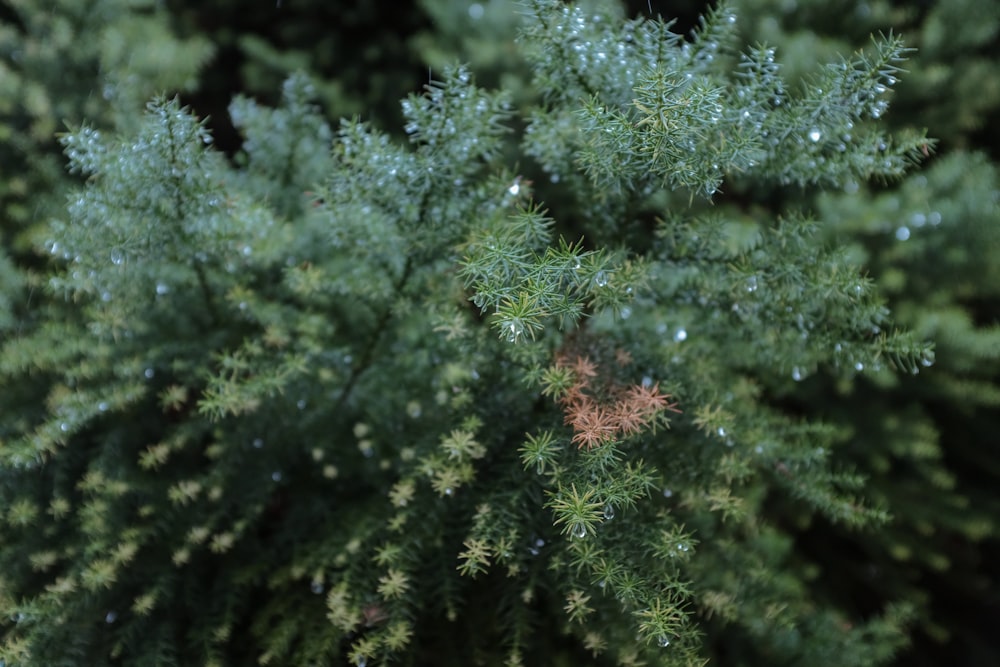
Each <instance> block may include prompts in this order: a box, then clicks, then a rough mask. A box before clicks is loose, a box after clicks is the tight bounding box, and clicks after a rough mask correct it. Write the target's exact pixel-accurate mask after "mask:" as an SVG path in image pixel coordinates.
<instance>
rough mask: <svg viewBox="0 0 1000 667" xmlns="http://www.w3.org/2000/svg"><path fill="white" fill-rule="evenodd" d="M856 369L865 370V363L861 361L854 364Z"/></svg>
mask: <svg viewBox="0 0 1000 667" xmlns="http://www.w3.org/2000/svg"><path fill="white" fill-rule="evenodd" d="M854 370H856V371H858V372H861V371H863V370H865V365H864V364H863V363H861V362H860V361H859V362H858V363H856V364H854Z"/></svg>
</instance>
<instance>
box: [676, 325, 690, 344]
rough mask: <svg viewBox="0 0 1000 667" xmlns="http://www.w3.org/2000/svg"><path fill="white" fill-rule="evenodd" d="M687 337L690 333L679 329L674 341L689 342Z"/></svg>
mask: <svg viewBox="0 0 1000 667" xmlns="http://www.w3.org/2000/svg"><path fill="white" fill-rule="evenodd" d="M687 337H688V332H687V331H685V330H684V329H683V328H680V329H678V330H677V332H676V333H674V341H675V342H677V343H680V342H683V341H685V340H687Z"/></svg>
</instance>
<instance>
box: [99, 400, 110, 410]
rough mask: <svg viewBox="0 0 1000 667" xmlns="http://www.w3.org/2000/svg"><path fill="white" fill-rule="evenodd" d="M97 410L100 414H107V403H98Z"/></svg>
mask: <svg viewBox="0 0 1000 667" xmlns="http://www.w3.org/2000/svg"><path fill="white" fill-rule="evenodd" d="M97 409H98V410H100V411H101V412H107V411H108V403H107V401H101V402H100V403H98V404H97Z"/></svg>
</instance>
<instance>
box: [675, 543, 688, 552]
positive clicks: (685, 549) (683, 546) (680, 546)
mask: <svg viewBox="0 0 1000 667" xmlns="http://www.w3.org/2000/svg"><path fill="white" fill-rule="evenodd" d="M677 550H678V551H682V552H684V553H687V552H688V551H690V550H691V547H689V546H688V545H687V544H686V543H684V542H680V543H678V545H677Z"/></svg>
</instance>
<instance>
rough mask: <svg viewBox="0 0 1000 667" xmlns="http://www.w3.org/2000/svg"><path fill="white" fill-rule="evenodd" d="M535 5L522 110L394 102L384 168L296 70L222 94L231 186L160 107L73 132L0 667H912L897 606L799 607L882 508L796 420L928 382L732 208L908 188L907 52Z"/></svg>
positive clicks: (13, 460) (459, 87)
mask: <svg viewBox="0 0 1000 667" xmlns="http://www.w3.org/2000/svg"><path fill="white" fill-rule="evenodd" d="M525 11H526V13H527V15H526V16H525V18H524V27H523V29H522V32H521V37H520V47H519V48H520V49H522V53H523V54H524V57H525V58H526V60H527V62H528V63H529V64H530V66H531V70H532V72H533V77H534V78H533V80H532V82H531V88H532V90H533V91H534V92H533V94H532V95H526V94H523V93H522V92H521V91H516V93H517V94H516V96H515V95H514V94H513V93H511V92H507V91H506V90H503V89H501V90H500V91H492V90H487V89H484V88H481V87H479V86H477V85H476V83H475V82H474V80H473V76H472V73H471V72H470V70H469V69H467V68H465V67H458V66H454V67H448V68H446V69H445V70H444V71H443V72H442V73H441V75H440V81H434V82H432V83H431V84H429V85H428V86H427V89H426V91H425V92H424V93H423V94H421V95H413V96H410V97H409V98H407V99H406V100H405V101H404V102H403V107H402V108H403V116H404V118H405V131H406V133H407V134H408V135H409V138H410V142H409V145H405V144H403V143H400V142H398V141H396V140H395V139H393V138H392V136H391V135H389V134H387V133H386V132H383V131H381V130H377V129H375V128H374V127H372V126H371V125H370V124H366V123H363V122H361V121H359V120H350V121H344V122H342V123H341V125H340V126H339V128H338V129H336V130H334V129H332V128H331V127H330V126H329V125H328V123H327V122H326V121H325V120H324V118H323V116H322V114H321V113H320V112H319V110H318V108H317V107H316V106H315V105H314V104H313V102H312V100H314V99H315V98H316V89H315V88H314V86H313V84H312V83H311V82H310V81H309V80H308V78H307V77H304V76H293V77H292V78H290V79H289V80H288V81H286V83H285V86H284V88H283V97H282V103H281V104H280V105H279V106H278V107H277V108H273V109H271V108H266V107H264V106H261V105H259V104H258V103H255V102H254V101H252V100H251V99H249V98H247V97H240V98H238V99H236V100H235V101H234V102H233V103H232V105H231V107H230V114H231V119H232V121H233V123H234V125H235V126H236V127H237V128H239V129H240V131H241V132H242V134H243V137H244V142H243V151H242V153H241V154H240V155H238V156H236V157H235V159H233V160H228V159H227V158H226V157H225V156H224V155H223V154H222V153H220V152H218V151H217V150H215V149H214V148H213V140H212V136H211V134H210V133H209V132H208V130H207V129H206V126H205V122H204V121H201V120H199V119H198V118H196V117H195V116H194V115H193V113H191V112H190V111H189V110H188V109H186V108H184V107H183V106H182V105H181V104H180V103H179V102H178V101H177V100H175V99H167V98H160V99H157V100H156V101H154V102H152V103H151V104H150V105H149V107H148V110H147V112H146V114H145V115H144V116H143V117H142V118H141V119H139V120H137V121H136V122H134V123H133V122H121V123H119V129H118V131H117V132H113V133H110V134H109V133H107V132H105V131H103V130H102V129H101V128H95V127H93V126H90V125H83V126H81V127H79V128H78V129H75V130H74V131H73V132H71V133H69V134H67V135H66V136H65V137H64V138H63V145H64V147H65V150H66V153H67V156H68V158H69V162H70V168H71V170H72V171H74V172H76V173H79V174H80V175H81V176H83V177H85V178H86V185H85V186H81V187H79V188H77V189H75V190H74V191H73V192H72V193H71V194H70V196H69V197H68V205H67V207H66V210H65V212H64V214H62V215H61V216H60V220H57V221H55V222H53V223H52V224H51V225H50V228H49V229H48V231H47V237H46V239H45V245H46V248H47V250H48V251H49V252H50V253H51V254H52V255H53V256H54V257H55V258H56V262H57V263H58V265H57V266H55V267H54V269H53V275H52V277H51V280H50V281H49V287H50V289H51V293H52V294H53V298H52V299H47V300H46V301H45V302H44V303H43V304H42V305H41V306H39V307H38V308H37V309H36V311H35V312H33V322H34V323H33V325H32V326H31V327H28V328H27V329H25V330H23V331H17V332H15V333H14V334H13V335H10V336H9V337H8V339H7V340H6V341H5V342H4V345H3V348H2V360H0V375H2V377H3V386H4V401H3V415H4V416H3V421H2V422H0V506H2V507H3V508H4V512H3V515H2V522H0V543H2V544H3V545H4V547H3V549H2V550H0V572H2V573H3V574H2V575H0V612H2V613H0V618H2V619H3V620H2V621H0V632H2V635H0V637H2V643H0V660H3V661H4V663H5V664H6V665H10V666H13V665H80V664H93V665H101V664H115V665H117V664H121V665H133V664H134V665H149V664H156V665H161V664H163V665H169V664H191V663H194V664H208V665H227V664H263V665H267V664H271V665H286V664H288V665H308V664H343V663H344V662H348V663H350V664H356V665H363V664H376V663H379V664H407V663H415V664H423V663H427V662H431V661H434V662H437V663H441V662H445V663H449V664H451V663H454V664H468V663H469V662H470V661H471V662H479V661H481V662H484V663H485V664H508V665H518V664H553V663H556V662H558V661H560V660H563V661H567V662H569V663H570V664H581V663H583V662H584V661H587V660H593V661H594V662H596V663H598V664H621V665H638V664H662V665H696V664H703V662H704V661H705V659H707V658H710V659H713V660H714V661H715V662H717V663H720V664H730V663H731V664H756V663H760V664H771V665H774V664H789V665H791V664H808V665H844V666H848V665H850V666H854V665H867V664H871V665H874V664H884V663H885V662H886V661H887V660H889V659H890V658H891V657H892V655H893V653H894V652H895V651H896V650H897V649H898V648H899V647H900V646H901V645H902V644H903V643H905V634H904V624H905V623H906V621H907V619H908V618H909V616H910V611H909V607H908V606H907V605H894V604H889V605H887V606H885V608H884V609H880V610H879V613H877V614H875V615H872V616H869V617H867V618H866V617H862V616H861V615H860V614H858V613H857V611H856V610H855V609H853V608H851V607H850V605H846V604H838V601H837V600H835V599H832V598H831V596H829V595H826V594H824V593H823V592H822V591H815V590H814V588H815V587H814V585H813V580H814V579H815V578H816V576H817V571H816V569H815V567H814V566H813V564H812V563H810V562H809V561H808V560H807V559H804V558H802V557H801V554H800V552H798V550H797V549H796V543H795V538H796V536H797V535H799V534H800V533H801V530H802V528H803V526H805V525H807V524H808V523H809V522H810V521H814V522H819V521H823V522H829V523H832V524H834V525H837V526H842V527H844V529H845V530H846V529H850V530H852V531H859V530H865V529H871V528H873V527H880V526H883V525H884V524H885V522H886V521H887V519H888V512H887V510H892V509H893V508H891V507H890V508H886V507H884V506H882V505H881V504H879V503H878V502H875V503H872V502H869V501H867V500H866V499H865V496H866V492H865V486H864V485H865V479H864V476H863V475H861V474H859V473H858V472H857V470H854V469H852V468H851V467H850V466H849V465H846V463H845V462H847V461H850V457H842V456H841V455H840V454H839V453H838V452H839V450H841V449H843V447H844V444H845V443H847V442H850V435H851V430H850V427H849V425H848V424H845V423H844V422H843V421H842V420H840V419H838V416H837V415H836V414H835V413H833V414H831V411H828V410H822V409H820V410H810V409H801V408H799V407H798V406H796V405H793V402H794V401H793V398H794V397H795V396H796V392H797V390H798V388H799V387H800V386H801V385H800V384H798V383H797V380H801V379H803V378H806V377H807V376H813V375H819V374H822V375H823V376H824V377H830V378H834V379H835V380H836V381H837V382H840V383H848V384H849V383H853V382H857V381H858V378H859V377H872V378H874V379H880V378H883V377H885V376H886V373H887V372H888V371H889V370H894V371H902V372H903V373H902V375H901V377H904V378H905V377H907V376H908V375H909V373H910V372H912V371H913V370H914V369H916V370H920V369H922V368H924V367H925V366H928V365H930V364H931V363H932V362H933V359H934V352H933V351H932V348H931V347H930V346H929V345H928V344H926V343H924V342H921V341H922V339H921V337H919V336H915V335H912V334H909V333H906V332H900V331H898V330H897V329H896V328H895V327H894V325H893V324H892V321H891V320H890V319H889V317H888V311H887V308H886V306H885V301H884V298H883V297H882V296H880V294H879V292H878V290H877V289H876V285H875V283H874V281H873V280H871V279H869V278H868V277H866V275H865V274H864V273H863V271H862V270H861V269H860V268H859V263H858V261H857V257H856V254H855V253H853V252H852V250H853V248H852V247H850V246H846V245H843V244H838V243H834V242H831V241H828V240H826V239H825V237H824V235H823V233H822V231H821V229H822V225H823V223H824V221H825V219H824V218H820V217H817V216H815V215H809V214H807V213H804V212H802V211H797V210H794V208H790V209H789V210H786V211H783V212H782V214H781V215H780V216H778V215H772V214H771V212H769V211H768V209H767V208H766V207H765V206H763V205H762V204H760V203H759V202H755V201H754V199H753V198H752V197H747V196H741V195H740V194H739V193H746V192H753V191H757V190H763V191H767V190H778V191H780V190H781V189H782V188H789V187H795V188H801V189H803V190H804V191H808V192H814V191H815V190H816V189H818V188H822V187H835V188H843V187H845V186H846V187H851V186H852V184H856V183H859V182H864V181H867V180H869V179H876V180H885V179H895V178H898V177H900V176H901V175H902V174H903V173H904V172H905V171H906V170H907V169H908V168H909V167H910V166H911V165H912V164H913V163H914V162H916V161H918V160H920V159H921V158H922V157H923V156H924V154H925V152H928V151H929V148H930V147H931V146H932V143H931V142H930V140H928V139H927V138H926V137H925V136H924V135H923V134H922V133H919V132H914V131H912V130H905V129H903V130H900V131H897V132H888V131H887V130H886V129H885V128H884V126H883V125H882V124H881V119H880V117H881V116H882V115H884V113H885V111H886V110H887V108H888V100H889V92H890V89H891V88H892V87H893V86H894V85H895V84H896V82H897V79H899V78H900V77H901V76H902V74H901V63H902V61H903V59H904V57H905V56H906V55H907V49H906V48H905V47H904V45H903V42H902V41H901V40H900V39H899V38H898V37H896V36H894V35H891V34H888V33H887V34H886V36H881V37H876V38H874V39H873V40H872V41H871V43H870V45H869V46H868V47H867V48H866V49H865V50H863V51H859V52H856V53H855V54H854V55H851V56H844V57H839V56H838V57H836V58H831V60H830V62H829V63H828V64H825V65H822V66H820V67H817V68H815V70H814V71H812V72H810V73H809V74H808V76H806V77H804V79H803V80H802V82H794V81H791V80H786V78H785V77H784V76H783V73H782V70H781V65H780V63H781V58H780V54H776V53H775V51H774V50H773V49H771V48H769V47H767V46H763V45H761V46H754V47H749V48H744V47H742V45H741V42H740V37H739V34H738V32H737V30H738V26H739V18H738V14H737V12H736V11H735V9H734V6H733V5H730V4H726V3H723V4H722V5H720V6H719V7H717V8H715V9H713V10H712V11H710V12H709V13H708V14H706V16H705V18H704V20H703V21H702V22H701V23H700V24H699V27H698V29H697V30H696V31H695V32H694V33H693V34H692V35H690V37H689V38H688V37H684V36H682V35H679V34H676V33H674V32H672V31H671V29H670V25H669V24H665V23H663V22H661V21H659V20H653V19H649V18H637V19H628V18H627V17H626V16H625V15H624V13H623V11H622V9H621V8H620V7H619V6H618V5H617V4H615V3H612V2H594V3H588V4H586V5H564V4H562V3H559V2H555V1H553V0H533V1H532V2H531V3H530V4H528V5H527V6H526V10H525ZM532 98H534V99H536V100H537V103H536V104H534V105H532V106H531V107H530V108H524V107H523V106H522V107H520V108H519V107H515V106H514V105H513V103H512V100H513V99H517V100H518V101H519V102H520V101H522V100H528V99H532ZM525 104H527V102H526V103H525ZM522 126H523V127H524V130H523V132H519V131H515V130H516V129H517V128H519V127H522ZM511 155H514V158H513V159H512V158H511ZM532 161H534V162H535V163H537V165H539V169H538V170H537V171H538V175H532V176H526V175H525V172H527V171H528V169H529V167H525V170H524V172H522V171H521V168H520V167H519V166H517V165H518V163H519V162H520V163H524V164H526V165H527V164H529V163H530V162H532ZM542 193H545V195H546V196H545V202H548V205H549V208H548V209H546V204H545V203H543V201H542V200H541V195H542ZM730 193H733V194H730ZM549 195H551V196H549ZM820 210H821V211H822V209H820ZM827 215H828V216H830V217H831V218H832V217H833V214H832V213H831V212H829V211H827ZM834 222H836V220H834ZM61 258H65V259H61ZM10 294H15V295H16V294H18V291H17V289H16V288H12V289H11V291H10ZM920 331H921V333H923V330H920ZM824 414H825V415H826V416H825V417H824ZM876 500H877V498H876Z"/></svg>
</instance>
